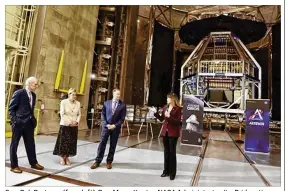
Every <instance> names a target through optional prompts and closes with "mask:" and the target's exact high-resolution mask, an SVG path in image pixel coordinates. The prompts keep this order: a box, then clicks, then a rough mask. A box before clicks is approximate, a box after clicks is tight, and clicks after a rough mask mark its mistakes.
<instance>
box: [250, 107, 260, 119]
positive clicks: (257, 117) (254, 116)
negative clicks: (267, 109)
mask: <svg viewBox="0 0 287 191" xmlns="http://www.w3.org/2000/svg"><path fill="white" fill-rule="evenodd" d="M262 114H263V111H262V110H261V109H256V110H255V112H254V114H253V115H251V116H250V117H249V120H259V121H262V120H263V117H262Z"/></svg>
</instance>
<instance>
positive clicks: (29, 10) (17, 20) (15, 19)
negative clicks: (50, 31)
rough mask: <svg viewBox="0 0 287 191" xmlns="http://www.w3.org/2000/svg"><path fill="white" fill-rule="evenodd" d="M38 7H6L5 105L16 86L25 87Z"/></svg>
mask: <svg viewBox="0 0 287 191" xmlns="http://www.w3.org/2000/svg"><path fill="white" fill-rule="evenodd" d="M35 11H36V6H33V5H23V6H6V10H5V16H6V17H5V19H6V21H5V32H6V36H5V37H6V38H5V58H6V66H5V84H6V87H5V88H6V89H5V105H7V104H8V103H9V101H10V99H11V95H12V93H13V92H14V88H15V86H23V81H24V78H25V76H24V73H25V66H26V59H27V55H28V52H29V44H30V40H31V39H30V36H31V30H32V25H33V21H34V16H35Z"/></svg>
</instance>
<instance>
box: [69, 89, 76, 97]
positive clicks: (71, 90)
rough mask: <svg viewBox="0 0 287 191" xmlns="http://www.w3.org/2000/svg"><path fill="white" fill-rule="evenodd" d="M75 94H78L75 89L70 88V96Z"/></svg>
mask: <svg viewBox="0 0 287 191" xmlns="http://www.w3.org/2000/svg"><path fill="white" fill-rule="evenodd" d="M73 93H77V92H76V90H75V89H74V88H70V89H69V91H68V95H71V94H73Z"/></svg>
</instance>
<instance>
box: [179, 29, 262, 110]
mask: <svg viewBox="0 0 287 191" xmlns="http://www.w3.org/2000/svg"><path fill="white" fill-rule="evenodd" d="M261 76H262V71H261V67H260V65H259V64H258V63H257V61H256V60H255V59H254V57H253V56H252V55H251V53H250V52H249V51H248V49H247V48H246V47H245V45H244V44H243V43H242V42H241V40H240V39H239V38H237V37H235V36H234V35H233V34H232V33H231V32H212V33H210V35H209V36H207V37H206V38H204V39H203V40H202V41H201V42H200V43H199V44H198V45H197V47H196V48H195V49H194V51H193V52H192V53H191V54H190V56H189V57H188V59H187V60H186V62H185V63H184V64H183V66H182V68H181V87H180V94H181V97H182V95H183V94H195V95H201V96H203V97H204V102H205V108H204V111H205V112H206V113H218V114H223V115H226V114H229V115H243V114H244V110H245V101H246V99H248V98H252V99H260V98H261ZM255 88H257V89H258V95H257V96H256V94H255Z"/></svg>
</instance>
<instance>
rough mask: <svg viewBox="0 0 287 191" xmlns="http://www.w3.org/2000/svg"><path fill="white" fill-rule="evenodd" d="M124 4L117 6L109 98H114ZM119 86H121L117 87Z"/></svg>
mask: <svg viewBox="0 0 287 191" xmlns="http://www.w3.org/2000/svg"><path fill="white" fill-rule="evenodd" d="M122 9H123V6H116V9H115V26H114V27H115V28H114V35H113V43H112V50H113V51H112V57H111V64H110V68H109V70H110V71H109V79H108V99H111V98H112V96H113V95H112V93H113V91H112V90H113V89H114V88H115V75H116V67H117V58H118V49H119V38H121V37H120V26H121V12H122ZM117 88H119V87H117Z"/></svg>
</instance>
